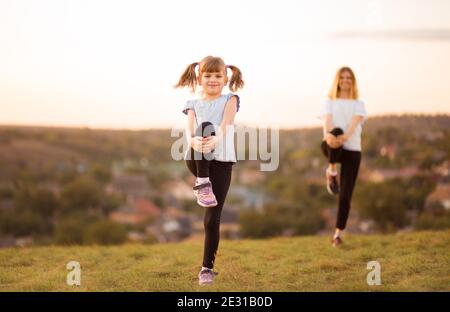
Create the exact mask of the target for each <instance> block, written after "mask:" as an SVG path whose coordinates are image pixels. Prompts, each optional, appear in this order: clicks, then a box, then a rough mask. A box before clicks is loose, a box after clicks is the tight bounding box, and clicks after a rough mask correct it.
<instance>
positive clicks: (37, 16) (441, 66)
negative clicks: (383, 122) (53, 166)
mask: <svg viewBox="0 0 450 312" xmlns="http://www.w3.org/2000/svg"><path fill="white" fill-rule="evenodd" d="M0 43H1V46H0V124H7V125H45V126H70V127H91V128H126V129H147V128H171V127H180V126H181V127H182V126H184V124H185V122H186V117H185V115H183V114H182V113H181V110H182V107H183V105H184V103H185V101H187V100H188V99H191V98H194V97H196V96H197V95H196V94H192V93H190V92H189V91H188V90H180V89H177V90H175V89H174V88H173V85H174V84H175V83H176V82H177V81H178V78H179V76H180V74H181V73H182V71H183V70H184V68H185V67H186V66H187V65H188V64H189V63H192V62H195V61H199V60H200V59H201V58H203V57H205V56H207V55H215V56H221V57H223V59H224V60H225V62H226V63H227V64H232V65H236V66H238V67H239V68H240V69H241V70H242V72H243V78H244V81H245V83H246V86H245V88H244V89H243V90H241V91H239V92H238V94H239V95H240V97H241V109H240V111H239V112H238V114H237V115H236V123H238V124H244V125H250V126H258V125H260V126H263V125H264V126H277V127H280V128H297V127H309V126H316V125H319V124H320V121H319V119H317V118H316V115H317V113H318V112H319V110H320V108H321V105H323V103H324V101H325V100H326V98H327V94H328V91H329V88H330V86H331V84H332V82H333V78H334V75H335V73H336V71H337V69H338V68H339V67H341V66H344V65H346V66H350V67H351V68H352V69H353V70H354V71H355V74H356V77H357V81H358V84H359V89H360V97H361V100H363V101H364V102H365V104H366V108H367V111H368V113H369V116H370V115H372V116H377V115H384V114H391V113H395V114H400V113H428V114H436V113H450V90H449V86H450V83H449V81H450V57H448V56H449V55H450V1H447V0H430V1H426V0H386V1H385V0H341V1H334V0H318V1H299V0H296V1H294V0H293V1H288V0H278V1H258V2H255V1H241V0H228V1H199V0H193V1H181V0H180V1H175V0H167V1H158V2H156V1H135V0H126V1H125V0H124V1H115V0H106V1H103V0H89V1H87V0H77V1H75V0H74V1H69V0H40V1H32V0H30V1H26V0H11V1H10V0H1V1H0ZM223 92H224V93H227V92H229V90H228V89H224V90H223Z"/></svg>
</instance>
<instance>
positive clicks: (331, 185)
mask: <svg viewBox="0 0 450 312" xmlns="http://www.w3.org/2000/svg"><path fill="white" fill-rule="evenodd" d="M326 175H327V190H328V193H330V194H331V195H336V194H339V183H338V179H337V173H336V174H331V172H330V171H329V170H327V171H326Z"/></svg>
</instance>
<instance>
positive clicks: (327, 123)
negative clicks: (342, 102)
mask: <svg viewBox="0 0 450 312" xmlns="http://www.w3.org/2000/svg"><path fill="white" fill-rule="evenodd" d="M332 129H333V117H332V116H331V114H327V115H325V118H324V122H323V138H324V139H326V138H327V134H328V133H329V132H330V131H331V130H332Z"/></svg>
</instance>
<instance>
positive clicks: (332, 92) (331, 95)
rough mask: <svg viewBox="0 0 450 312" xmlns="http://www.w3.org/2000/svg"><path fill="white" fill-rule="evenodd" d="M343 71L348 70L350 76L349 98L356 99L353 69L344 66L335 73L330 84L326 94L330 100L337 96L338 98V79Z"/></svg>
mask: <svg viewBox="0 0 450 312" xmlns="http://www.w3.org/2000/svg"><path fill="white" fill-rule="evenodd" d="M344 72H348V73H350V75H351V76H352V87H351V89H350V98H351V99H354V100H357V99H358V97H359V92H358V84H357V83H356V77H355V74H354V73H353V70H352V69H351V68H350V67H347V66H344V67H341V68H339V70H338V71H337V73H336V76H335V77H334V82H333V85H332V86H331V90H330V93H329V94H328V97H329V99H330V100H336V99H337V98H339V95H340V94H339V93H340V91H341V90H340V88H339V79H340V77H341V74H342V73H344Z"/></svg>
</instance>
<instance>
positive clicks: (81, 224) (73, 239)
mask: <svg viewBox="0 0 450 312" xmlns="http://www.w3.org/2000/svg"><path fill="white" fill-rule="evenodd" d="M87 226H88V224H87V223H86V221H83V220H82V219H81V218H70V219H65V220H62V221H59V223H58V224H57V225H56V227H55V234H54V240H55V243H56V244H60V245H81V244H83V239H84V231H85V230H86V229H87Z"/></svg>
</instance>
